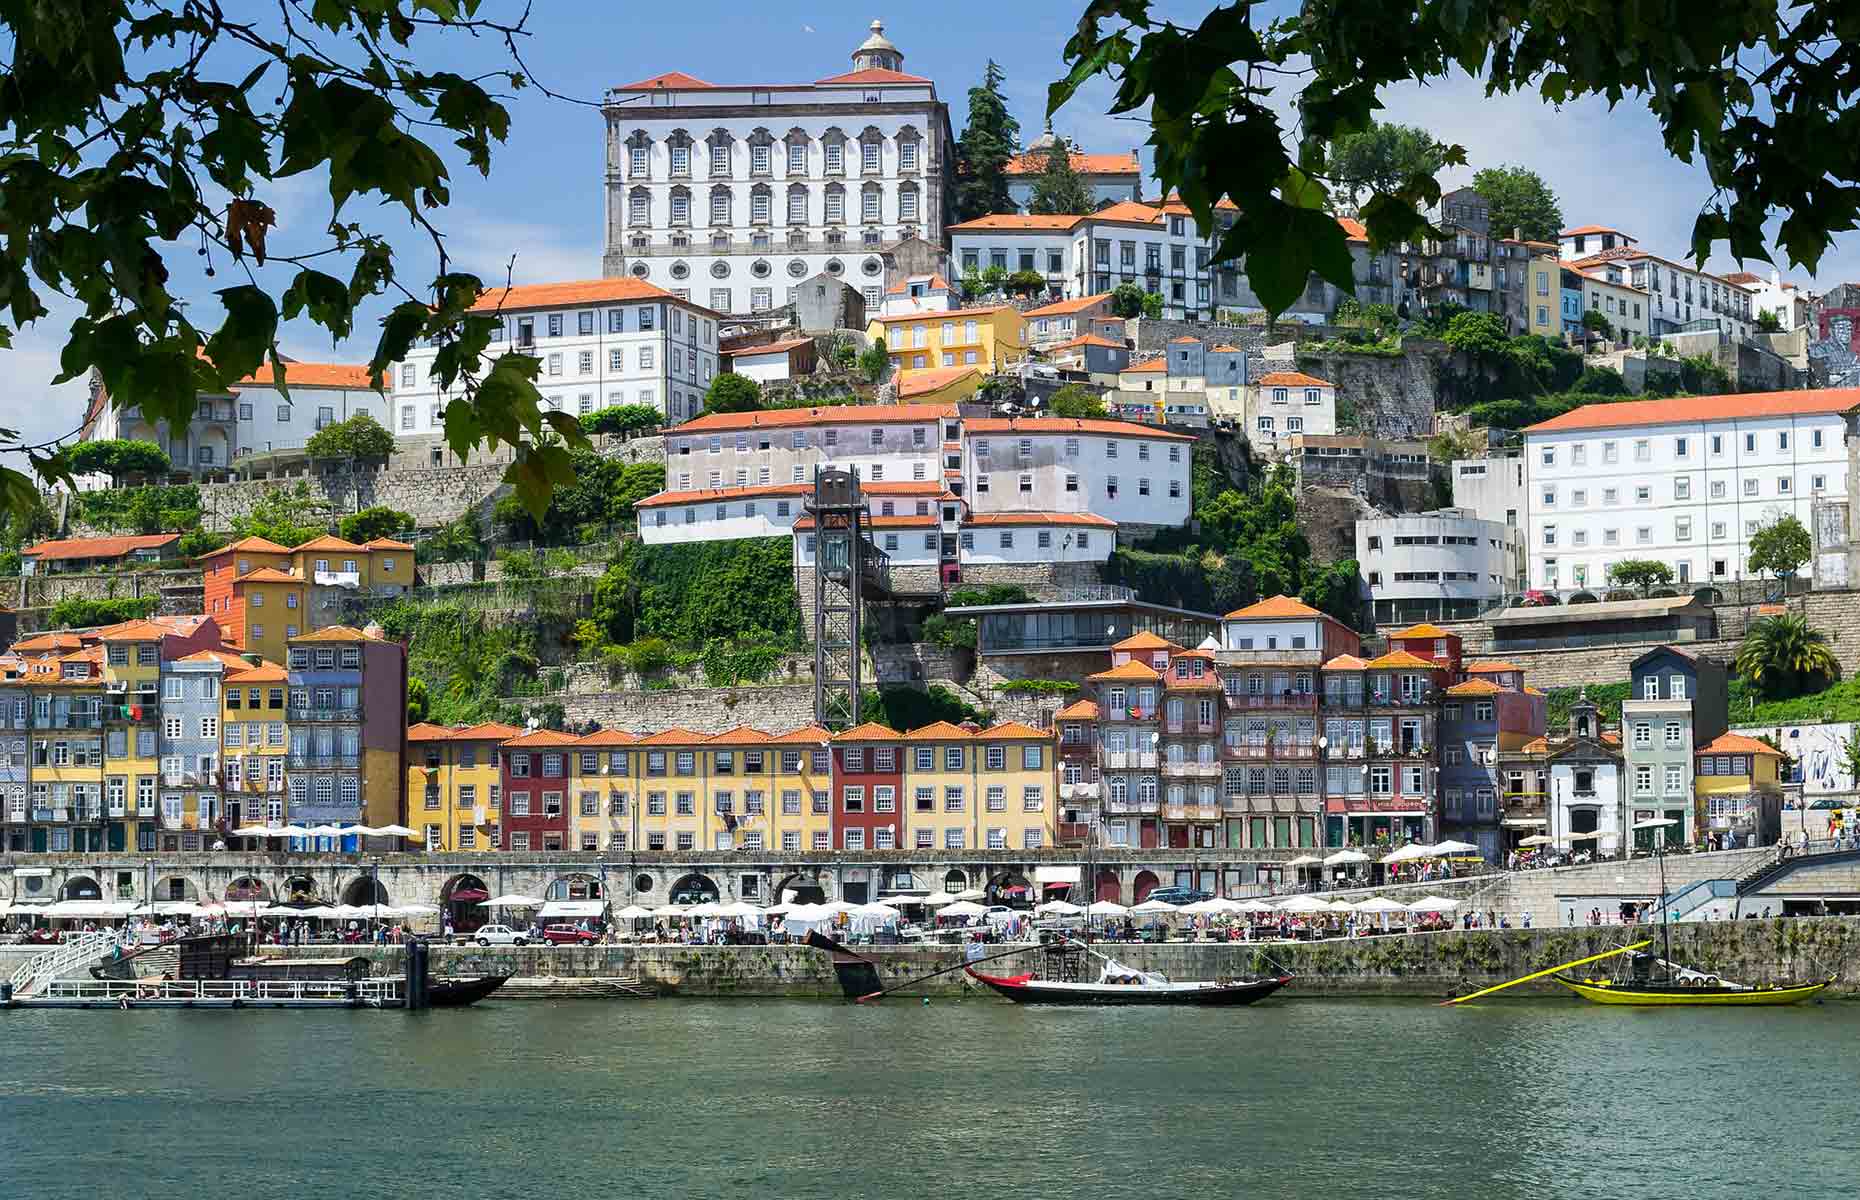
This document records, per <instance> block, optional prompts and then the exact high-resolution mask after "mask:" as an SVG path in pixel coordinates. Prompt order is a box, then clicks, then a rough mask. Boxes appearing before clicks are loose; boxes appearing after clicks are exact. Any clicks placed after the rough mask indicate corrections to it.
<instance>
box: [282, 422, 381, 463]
mask: <svg viewBox="0 0 1860 1200" xmlns="http://www.w3.org/2000/svg"><path fill="white" fill-rule="evenodd" d="M304 453H305V454H307V455H309V456H310V457H311V458H366V459H377V458H387V457H388V456H389V455H391V454H393V453H394V435H393V434H392V433H389V432H388V431H387V430H386V429H385V428H383V427H382V425H381V422H379V421H377V420H375V419H374V417H373V416H372V415H371V414H369V413H366V412H359V413H356V414H355V415H354V416H352V417H350V418H349V419H348V420H346V421H337V422H336V423H334V424H333V425H325V426H323V428H321V429H319V430H317V431H316V432H315V433H313V434H311V435H310V440H309V441H307V442H305V443H304Z"/></svg>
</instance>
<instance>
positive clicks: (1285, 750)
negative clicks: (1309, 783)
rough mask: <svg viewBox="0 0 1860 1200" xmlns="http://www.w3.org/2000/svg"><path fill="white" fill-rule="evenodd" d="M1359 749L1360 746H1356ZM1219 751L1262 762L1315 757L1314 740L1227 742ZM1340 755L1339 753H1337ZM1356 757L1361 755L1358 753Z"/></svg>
mask: <svg viewBox="0 0 1860 1200" xmlns="http://www.w3.org/2000/svg"><path fill="white" fill-rule="evenodd" d="M1356 749H1357V750H1359V751H1360V750H1361V749H1362V747H1360V746H1358V747H1356ZM1221 753H1223V754H1225V755H1226V756H1227V757H1228V758H1232V759H1238V760H1241V761H1243V762H1264V761H1267V760H1294V759H1302V760H1306V761H1309V760H1310V759H1313V758H1316V757H1317V743H1315V742H1283V741H1282V742H1239V743H1235V742H1228V743H1225V744H1224V745H1222V747H1221ZM1338 757H1341V755H1338ZM1357 757H1359V758H1360V757H1362V756H1361V755H1360V754H1359V755H1358V756H1357Z"/></svg>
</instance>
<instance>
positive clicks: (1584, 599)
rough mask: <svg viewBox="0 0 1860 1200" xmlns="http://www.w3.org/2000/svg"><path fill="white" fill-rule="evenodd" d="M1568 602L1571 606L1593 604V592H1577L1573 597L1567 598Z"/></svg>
mask: <svg viewBox="0 0 1860 1200" xmlns="http://www.w3.org/2000/svg"><path fill="white" fill-rule="evenodd" d="M1569 602H1570V603H1571V604H1594V603H1595V593H1594V592H1577V593H1576V594H1575V595H1573V596H1571V597H1570V598H1569Z"/></svg>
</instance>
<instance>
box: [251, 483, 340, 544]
mask: <svg viewBox="0 0 1860 1200" xmlns="http://www.w3.org/2000/svg"><path fill="white" fill-rule="evenodd" d="M327 510H328V505H326V504H324V503H323V502H321V501H319V500H316V499H314V498H312V497H311V495H310V488H309V485H308V484H303V483H300V484H298V485H297V486H296V488H294V489H290V490H286V489H285V488H268V489H266V491H265V493H264V494H263V495H261V496H260V497H259V498H258V499H257V500H256V501H254V502H253V504H252V511H250V512H249V513H246V514H245V515H243V516H238V517H234V518H233V519H232V527H233V536H235V537H240V538H249V537H258V538H264V539H265V540H267V541H272V542H276V543H277V544H278V545H280V546H301V545H302V544H303V543H305V542H307V541H309V540H311V539H312V538H317V537H321V536H323V534H325V533H327V532H328V531H329V530H328V526H327V525H326V523H325V522H326V521H327V519H328V518H327Z"/></svg>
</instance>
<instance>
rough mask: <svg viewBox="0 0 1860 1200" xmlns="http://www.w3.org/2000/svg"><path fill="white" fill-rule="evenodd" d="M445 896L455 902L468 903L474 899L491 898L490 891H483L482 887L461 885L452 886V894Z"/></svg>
mask: <svg viewBox="0 0 1860 1200" xmlns="http://www.w3.org/2000/svg"><path fill="white" fill-rule="evenodd" d="M446 898H447V899H448V900H452V901H455V902H459V903H465V904H470V903H471V902H472V901H474V900H489V899H490V898H491V893H489V892H487V891H485V890H484V889H483V888H475V887H462V888H453V889H452V894H451V895H450V896H448V897H446Z"/></svg>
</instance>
